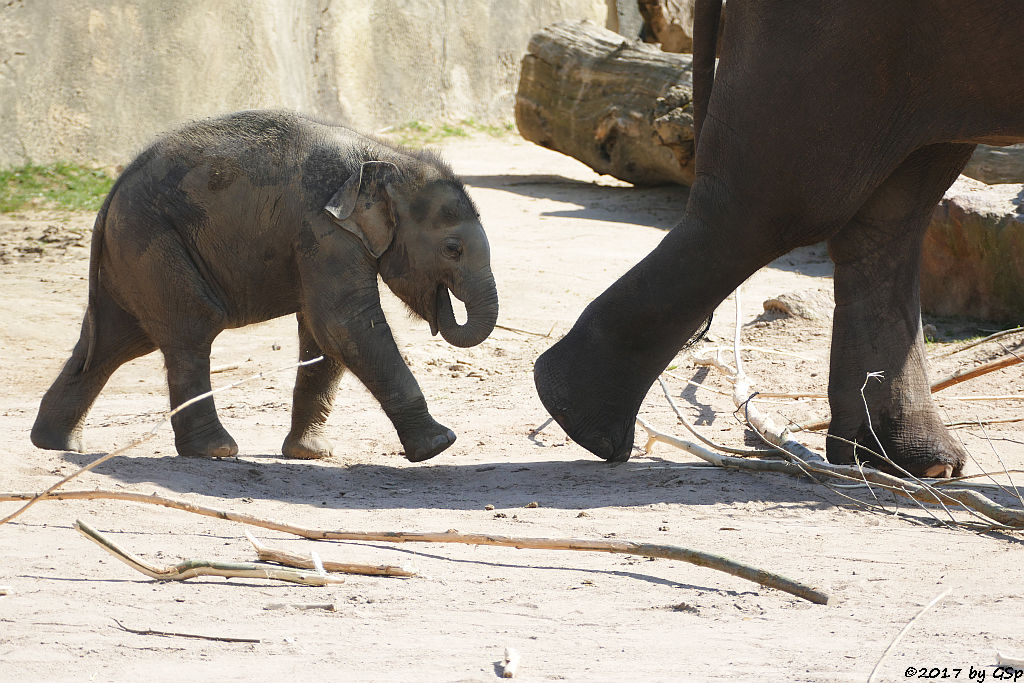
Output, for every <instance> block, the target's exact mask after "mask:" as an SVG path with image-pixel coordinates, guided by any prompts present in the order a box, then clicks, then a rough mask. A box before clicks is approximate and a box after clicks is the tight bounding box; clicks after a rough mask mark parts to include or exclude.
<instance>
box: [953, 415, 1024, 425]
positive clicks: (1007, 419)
mask: <svg viewBox="0 0 1024 683" xmlns="http://www.w3.org/2000/svg"><path fill="white" fill-rule="evenodd" d="M1013 422H1024V417H1004V418H997V419H994V420H961V421H959V422H947V423H946V426H947V427H976V426H978V425H979V424H983V425H1000V424H1011V423H1013Z"/></svg>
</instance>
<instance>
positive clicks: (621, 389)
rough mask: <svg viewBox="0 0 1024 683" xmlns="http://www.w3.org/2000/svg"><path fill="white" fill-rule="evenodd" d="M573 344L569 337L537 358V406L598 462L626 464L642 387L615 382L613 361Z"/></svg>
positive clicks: (573, 338)
mask: <svg viewBox="0 0 1024 683" xmlns="http://www.w3.org/2000/svg"><path fill="white" fill-rule="evenodd" d="M593 346H594V345H593V344H587V343H586V342H585V341H583V342H581V341H579V340H578V339H577V337H576V335H574V333H573V332H570V333H569V334H568V335H567V336H566V337H564V338H563V339H562V340H560V341H559V342H557V343H556V344H555V345H554V346H552V347H551V348H550V349H548V350H547V351H545V352H544V353H542V354H541V355H540V357H538V358H537V361H536V363H534V366H533V381H534V384H535V385H536V387H537V394H538V395H539V396H540V400H541V403H543V404H544V408H546V409H547V411H548V413H550V415H551V417H553V418H554V419H555V422H557V423H558V424H559V426H561V427H562V429H564V430H565V433H566V434H568V435H569V438H571V439H572V440H573V441H575V442H576V443H578V444H579V445H580V446H583V447H584V448H586V449H587V450H588V451H590V452H591V453H593V454H594V455H596V456H597V457H599V458H603V459H605V460H607V461H609V462H624V461H626V460H628V459H629V456H630V454H631V452H632V450H633V432H634V429H635V423H636V414H637V411H639V410H640V403H641V402H642V401H643V399H644V396H646V395H647V389H648V388H649V387H650V383H648V384H647V385H646V386H636V385H635V383H633V382H630V381H629V380H628V379H625V378H623V379H621V381H615V378H614V376H613V373H614V372H615V371H614V370H613V368H614V367H617V363H615V359H612V358H607V359H602V357H601V355H600V353H599V352H598V351H597V350H596V349H594V348H592V347H593Z"/></svg>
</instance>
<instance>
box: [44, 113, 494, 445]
mask: <svg viewBox="0 0 1024 683" xmlns="http://www.w3.org/2000/svg"><path fill="white" fill-rule="evenodd" d="M378 274H379V275H380V276H381V278H382V279H383V280H384V282H385V283H387V285H388V287H390V288H391V290H392V291H393V292H394V293H395V294H396V295H397V296H398V297H399V298H400V299H401V300H402V301H403V302H405V304H406V305H408V306H409V308H411V309H412V310H413V312H415V313H416V315H418V316H419V317H421V318H423V319H424V320H426V321H427V323H429V325H430V329H431V332H432V333H434V334H436V333H437V332H438V331H439V330H440V332H441V335H442V336H443V337H444V339H445V340H446V341H448V343H450V344H453V345H455V346H473V345H475V344H479V343H480V342H482V341H483V340H484V339H486V338H487V336H488V335H489V334H490V333H491V330H493V329H494V324H495V321H496V320H497V316H498V295H497V290H496V288H495V284H494V278H493V276H492V275H491V268H490V253H489V248H488V244H487V237H486V236H485V235H484V231H483V227H482V226H481V225H480V217H479V215H478V213H477V211H476V208H475V207H474V205H473V202H472V201H471V200H470V198H469V196H468V195H467V194H466V190H465V188H464V187H463V185H462V183H461V182H460V181H459V180H458V178H457V177H456V176H455V175H454V174H453V172H452V171H451V169H450V168H449V167H448V166H446V165H445V164H444V163H443V162H441V161H440V160H439V159H438V158H436V157H435V156H434V155H432V154H429V153H426V152H417V151H410V150H407V149H402V148H398V147H393V146H390V145H387V144H385V143H383V142H381V141H378V140H373V139H370V138H366V137H363V136H361V135H359V134H357V133H355V132H353V131H351V130H349V129H347V128H343V127H341V126H334V125H328V124H325V123H322V122H319V121H315V120H312V119H309V118H306V117H303V116H301V115H297V114H292V113H286V112H268V111H248V112H239V113H236V114H232V115H229V116H225V117H223V118H219V119H213V120H208V121H203V122H199V123H194V124H192V125H189V126H187V127H185V128H183V129H181V130H179V131H177V132H174V133H171V134H169V135H167V136H166V137H164V138H162V139H160V140H158V141H157V142H156V143H155V144H153V145H152V146H151V147H150V148H149V149H147V150H146V151H144V152H143V153H142V154H141V155H140V156H139V157H138V158H137V159H135V161H133V162H132V163H131V165H130V166H128V168H127V169H125V171H124V173H122V174H121V177H120V178H118V180H117V182H116V183H114V187H113V189H111V191H110V194H109V195H108V196H107V198H106V201H105V202H104V203H103V207H102V208H101V209H100V212H99V214H98V216H97V217H96V225H95V228H94V230H93V239H92V253H91V262H90V265H89V303H88V308H87V310H86V313H85V319H84V321H83V322H82V331H81V336H80V338H79V340H78V343H77V345H76V346H75V349H74V351H73V352H72V355H71V358H70V359H69V360H68V361H67V362H66V363H65V364H64V368H63V369H62V370H61V372H60V375H59V376H58V377H57V379H56V381H55V382H54V383H53V386H51V387H50V389H49V390H48V391H47V392H46V394H45V395H44V396H43V400H42V405H41V406H40V408H39V414H38V416H37V417H36V422H35V425H34V426H33V428H32V443H34V444H35V445H36V446H38V447H40V448H50V449H55V450H72V451H81V450H82V424H83V422H84V420H85V416H86V413H87V412H88V411H89V408H90V406H91V405H92V403H93V401H94V400H95V399H96V396H97V395H98V394H99V392H100V390H101V389H102V388H103V385H104V384H105V383H106V381H107V379H108V378H109V377H110V375H111V373H113V372H114V370H116V369H117V368H118V367H119V366H120V365H122V364H123V363H125V362H127V361H129V360H131V359H133V358H136V357H138V356H141V355H143V354H146V353H149V352H150V351H153V350H154V349H160V351H161V352H163V355H164V361H165V363H166V366H167V383H168V387H169V390H170V398H171V406H172V407H176V406H178V405H180V404H182V403H183V402H185V401H186V400H188V399H190V398H192V397H194V396H198V395H200V394H203V393H205V392H207V391H209V390H210V345H211V344H212V342H213V339H214V337H216V336H217V335H218V334H219V333H220V332H221V330H224V329H226V328H232V327H241V326H243V325H248V324H250V323H256V322H261V321H264V320H269V319H271V318H276V317H278V316H282V315H286V314H288V313H295V314H296V318H297V319H298V327H299V347H300V351H299V353H300V358H301V359H303V360H306V359H312V358H315V357H316V356H320V355H323V356H324V360H322V361H321V362H319V363H315V364H312V365H308V366H303V367H301V368H299V370H298V376H297V378H296V382H295V389H294V395H293V408H292V426H291V431H290V432H289V433H288V436H287V438H285V441H284V445H283V447H282V449H281V450H282V452H283V453H284V455H285V456H287V457H292V458H322V457H325V456H328V455H330V454H331V445H330V443H329V442H328V441H327V439H326V438H325V436H324V423H325V422H326V420H327V416H328V414H329V413H330V411H331V405H332V403H333V401H334V394H335V390H336V388H337V385H338V380H339V379H340V377H341V374H342V371H343V370H344V369H345V368H346V367H347V368H349V369H350V370H352V372H354V373H355V375H356V377H358V378H359V381H361V382H362V383H363V384H364V385H366V387H367V389H369V390H370V392H371V393H372V394H373V396H374V397H375V398H376V399H377V401H378V402H380V405H381V407H382V408H383V409H384V412H385V413H387V415H388V417H389V418H390V419H391V422H392V423H393V424H394V426H395V429H396V430H397V432H398V436H399V438H400V439H401V441H402V445H403V447H404V448H405V457H406V458H408V459H409V460H411V461H413V462H419V461H421V460H426V459H427V458H431V457H433V456H435V455H437V454H438V453H440V452H441V451H443V450H444V449H446V448H448V446H450V445H451V444H452V443H453V442H454V441H455V434H454V433H453V432H452V431H451V430H450V429H448V428H447V427H445V426H443V425H441V424H439V423H438V422H437V421H435V420H434V418H433V417H431V415H430V413H429V412H428V410H427V403H426V400H425V399H424V398H423V393H422V392H421V391H420V388H419V385H418V384H417V383H416V379H415V378H414V377H413V375H412V373H411V372H410V371H409V368H408V367H407V366H406V365H405V363H404V362H403V360H402V356H401V354H400V353H399V351H398V347H397V345H396V344H395V340H394V338H393V337H392V336H391V330H390V329H389V327H388V323H387V320H385V319H384V313H383V311H382V310H381V304H380V298H379V296H378V290H377V276H378ZM449 292H451V293H452V294H454V295H455V297H456V298H458V299H460V300H462V301H463V302H465V305H466V312H467V320H466V323H465V324H463V325H460V324H458V323H457V322H456V320H455V316H454V314H453V312H452V303H451V299H450V298H449ZM171 422H172V426H173V428H174V441H175V446H176V448H177V450H178V453H179V454H181V455H193V456H206V457H226V456H231V455H234V454H236V453H237V452H238V446H236V444H235V441H234V439H232V438H231V435H229V434H228V433H227V431H226V430H225V429H224V427H223V426H222V425H221V423H220V420H219V419H218V418H217V413H216V410H215V408H214V401H213V398H206V399H204V400H202V401H199V402H197V403H195V404H193V405H190V406H188V407H187V408H185V409H184V410H183V411H181V412H180V413H178V414H177V415H175V416H174V417H173V418H172V421H171Z"/></svg>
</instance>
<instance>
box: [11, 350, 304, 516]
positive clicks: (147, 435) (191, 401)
mask: <svg viewBox="0 0 1024 683" xmlns="http://www.w3.org/2000/svg"><path fill="white" fill-rule="evenodd" d="M323 359H324V357H323V356H317V357H316V358H311V359H310V360H305V361H299V362H298V363H291V364H290V365H286V366H284V367H281V368H276V369H274V370H270V371H268V372H257V373H256V374H255V375H250V376H248V377H243V378H242V379H240V380H238V381H237V382H232V383H231V384H227V385H225V386H222V387H217V388H216V389H213V390H212V391H207V392H206V393H205V394H200V395H199V396H193V397H192V398H190V399H188V400H187V401H185V402H184V403H182V404H181V405H179V406H178V407H177V408H175V409H174V410H171V411H170V412H168V413H167V414H166V415H164V417H163V419H162V420H160V421H159V422H157V423H156V424H155V425H153V428H152V429H150V430H149V431H148V432H146V433H145V434H143V435H142V436H141V437H139V438H138V439H136V440H135V441H132V442H131V443H129V444H128V445H127V446H122V447H121V448H118V449H117V450H115V451H111V452H110V453H107V454H106V455H104V456H102V457H100V458H97V459H96V460H93V461H92V462H91V463H89V464H88V465H86V466H85V467H83V468H81V469H79V470H78V471H76V472H73V473H71V474H69V475H68V476H66V477H64V478H63V479H61V480H60V481H58V482H57V483H56V484H54V485H53V486H51V487H50V488H48V489H46V490H45V491H43V492H42V493H40V494H38V495H37V496H36V497H35V498H33V499H32V500H30V501H28V502H27V503H25V504H24V505H23V506H21V507H20V508H18V509H17V510H15V511H14V512H13V513H11V514H9V515H7V516H6V517H4V518H3V519H0V526H3V525H4V524H6V523H7V522H9V521H11V520H12V519H14V518H16V517H18V516H19V515H21V514H22V513H24V512H25V511H26V510H28V509H29V508H30V507H32V506H33V505H35V504H36V502H37V501H39V500H40V499H41V498H42V497H44V496H46V495H48V494H50V493H53V492H54V491H56V490H57V489H59V488H60V487H61V486H63V485H64V484H66V483H68V482H69V481H71V480H72V479H74V478H75V477H78V476H79V475H82V474H85V473H86V472H88V471H89V470H92V469H95V468H97V467H99V466H100V465H102V464H103V463H105V462H106V461H108V460H110V459H111V458H114V457H116V456H118V455H121V454H122V453H124V452H125V451H127V450H130V449H132V448H135V447H136V446H138V445H140V444H142V443H143V442H145V441H147V440H149V439H151V438H153V436H154V435H155V434H156V432H157V430H158V429H160V427H162V426H163V425H165V424H166V423H167V422H168V421H169V420H170V419H171V418H172V417H174V416H175V415H177V414H178V413H179V412H181V411H182V410H184V409H185V408H188V407H189V406H190V405H193V404H194V403H198V402H199V401H202V400H203V399H206V398H209V397H210V396H213V395H214V394H217V393H220V392H222V391H227V390H228V389H232V388H234V387H237V386H238V385H239V384H244V383H246V382H251V381H252V380H256V379H260V378H262V377H264V376H265V375H268V374H273V373H276V372H282V371H284V370H291V369H293V368H300V367H302V366H304V365H312V364H313V363H319V362H320V361H322V360H323Z"/></svg>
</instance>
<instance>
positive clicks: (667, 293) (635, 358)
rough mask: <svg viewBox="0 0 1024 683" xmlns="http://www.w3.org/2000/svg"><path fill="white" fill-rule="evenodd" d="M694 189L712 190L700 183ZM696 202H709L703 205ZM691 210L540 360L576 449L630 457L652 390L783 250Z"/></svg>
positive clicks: (549, 398)
mask: <svg viewBox="0 0 1024 683" xmlns="http://www.w3.org/2000/svg"><path fill="white" fill-rule="evenodd" d="M694 192H708V189H707V188H706V187H703V188H702V187H700V184H698V185H695V186H694ZM696 204H700V201H699V200H698V201H697V202H696ZM694 205H695V202H694V201H693V198H692V197H691V207H690V209H691V210H690V211H688V213H687V216H686V217H685V218H684V219H683V222H682V223H681V224H680V225H678V226H676V227H675V228H674V229H673V230H672V231H671V232H670V233H669V234H668V235H666V236H665V238H664V239H663V240H662V242H661V243H660V244H659V245H658V246H657V247H656V248H655V249H654V251H652V252H651V253H650V254H648V255H647V256H646V257H645V258H644V259H643V260H642V261H641V262H640V263H638V264H637V265H636V266H634V267H633V268H632V269H631V270H630V271H629V272H627V273H626V274H625V275H623V276H622V277H621V278H620V279H619V280H618V281H616V282H615V283H613V284H612V285H611V286H610V287H609V288H608V289H607V290H605V292H604V293H603V294H601V295H600V296H599V297H598V298H597V299H595V300H594V301H593V302H592V303H591V304H590V305H589V306H587V308H586V309H585V310H584V311H583V314H582V315H581V316H580V318H579V320H577V321H576V324H575V325H573V327H572V329H571V330H570V331H569V333H568V334H567V335H566V336H565V337H563V338H562V339H561V340H559V341H558V342H557V343H556V344H555V345H554V346H552V347H551V348H550V349H548V350H547V351H545V352H544V353H543V354H541V356H540V357H539V358H538V359H537V362H536V364H535V366H534V381H535V383H536V386H537V393H538V394H539V395H540V398H541V402H542V403H543V404H544V407H545V408H546V409H547V410H548V412H549V413H550V414H551V416H552V417H553V418H555V420H556V421H557V422H558V424H559V425H561V427H562V428H563V429H564V430H565V431H566V433H567V434H568V435H569V436H570V437H571V438H572V439H573V440H574V441H576V443H578V444H580V445H581V446H583V447H584V448H586V449H587V450H589V451H590V452H592V453H594V454H595V455H597V456H599V457H601V458H604V459H605V460H609V461H612V462H615V461H622V460H626V459H627V458H629V456H630V452H631V450H632V446H633V433H634V423H635V420H636V415H637V412H638V411H639V409H640V404H641V402H642V401H643V399H644V397H645V396H646V395H647V391H648V389H650V387H651V385H652V384H653V383H654V381H655V380H656V379H657V377H658V375H659V374H660V373H661V372H662V371H663V370H664V369H665V367H666V366H667V365H668V364H669V362H670V361H671V360H672V358H673V357H675V355H676V354H677V353H678V352H679V350H680V349H681V348H682V347H683V346H685V345H686V342H687V341H688V340H689V339H690V338H691V337H692V336H693V335H694V334H695V333H697V332H699V331H700V330H701V329H702V327H703V325H704V323H705V321H706V320H707V318H708V316H710V315H711V313H712V312H713V311H714V309H715V307H716V306H717V305H718V304H719V303H720V302H721V301H722V300H723V299H724V298H725V297H726V296H728V295H729V293H730V292H731V291H732V290H733V289H735V288H736V286H737V285H739V284H740V283H741V282H743V280H745V279H746V278H747V277H748V276H749V275H750V274H751V273H753V272H754V271H755V270H757V269H758V268H759V267H760V266H762V265H763V264H764V263H766V262H767V261H768V260H770V259H771V258H772V257H773V255H774V253H775V252H774V251H771V250H770V249H774V248H776V247H769V246H766V245H765V244H763V243H762V240H761V239H760V237H759V235H757V234H756V233H755V234H754V235H753V236H752V237H751V238H749V239H747V240H746V241H744V239H743V238H742V237H741V236H739V235H737V234H735V233H733V232H731V231H730V230H727V229H725V228H723V227H722V226H727V227H732V228H733V229H737V228H738V226H741V225H743V224H742V223H739V222H738V221H736V222H731V221H728V220H723V221H720V222H717V221H716V223H717V224H718V227H719V229H718V230H715V229H713V228H712V227H711V226H709V225H708V224H707V223H705V222H704V221H703V220H701V219H700V218H698V217H697V216H698V215H700V214H701V208H702V207H699V206H698V207H696V209H695V206H694Z"/></svg>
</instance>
